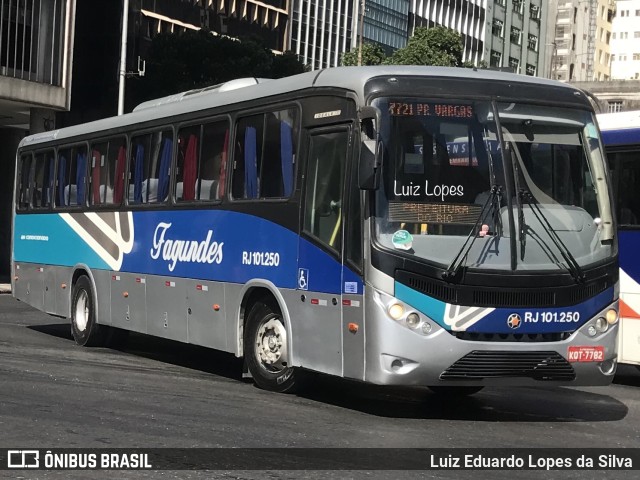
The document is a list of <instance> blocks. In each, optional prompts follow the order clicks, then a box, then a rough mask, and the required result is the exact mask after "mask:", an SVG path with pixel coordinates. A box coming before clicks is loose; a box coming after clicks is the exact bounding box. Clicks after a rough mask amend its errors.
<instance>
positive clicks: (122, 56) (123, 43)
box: [118, 0, 129, 115]
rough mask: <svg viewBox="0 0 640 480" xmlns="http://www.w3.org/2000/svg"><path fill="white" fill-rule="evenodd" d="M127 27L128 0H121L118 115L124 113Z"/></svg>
mask: <svg viewBox="0 0 640 480" xmlns="http://www.w3.org/2000/svg"><path fill="white" fill-rule="evenodd" d="M128 27H129V0H122V39H121V40H120V71H119V73H118V76H119V77H120V84H119V87H118V115H122V114H123V113H124V86H125V83H124V81H125V78H126V75H127V33H128V32H127V30H128Z"/></svg>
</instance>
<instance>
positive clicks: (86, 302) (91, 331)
mask: <svg viewBox="0 0 640 480" xmlns="http://www.w3.org/2000/svg"><path fill="white" fill-rule="evenodd" d="M96 320H97V319H96V309H95V305H94V296H93V289H92V288H91V281H90V280H89V277H87V276H86V275H82V276H81V277H79V278H78V280H77V281H76V283H75V285H74V286H73V295H72V296H71V333H72V335H73V338H74V340H75V341H76V343H77V344H78V345H80V346H83V347H95V346H100V345H102V344H103V343H104V341H105V339H106V329H105V328H103V327H102V326H101V325H99V324H98V323H97V321H96Z"/></svg>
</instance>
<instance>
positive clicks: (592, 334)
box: [587, 325, 598, 337]
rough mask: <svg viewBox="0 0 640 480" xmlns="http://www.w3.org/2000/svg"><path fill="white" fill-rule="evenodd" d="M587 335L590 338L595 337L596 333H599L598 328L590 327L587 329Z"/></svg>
mask: <svg viewBox="0 0 640 480" xmlns="http://www.w3.org/2000/svg"><path fill="white" fill-rule="evenodd" d="M587 333H588V334H589V336H590V337H595V336H596V333H598V330H596V327H594V326H593V325H589V328H587Z"/></svg>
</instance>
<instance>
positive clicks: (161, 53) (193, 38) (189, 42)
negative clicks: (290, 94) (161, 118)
mask: <svg viewBox="0 0 640 480" xmlns="http://www.w3.org/2000/svg"><path fill="white" fill-rule="evenodd" d="M304 70H305V67H304V65H303V64H302V63H301V62H300V61H299V60H298V58H297V56H296V55H295V54H294V53H292V52H286V53H284V54H283V55H275V54H274V53H273V52H272V51H271V50H269V49H268V48H266V47H265V46H264V45H263V44H262V43H261V42H260V40H259V39H256V38H251V39H244V40H242V41H238V40H234V39H231V38H228V37H223V36H214V35H212V34H211V32H208V31H206V30H198V31H193V30H189V31H186V32H183V33H167V34H161V35H157V36H156V37H154V39H153V40H152V42H151V45H150V47H149V50H148V52H147V55H146V75H145V76H144V77H142V78H139V79H136V81H133V80H132V81H131V82H129V84H130V85H131V88H130V91H129V92H128V94H127V99H128V102H127V103H128V107H130V108H132V107H133V106H135V105H137V104H139V103H141V102H143V101H145V100H150V99H153V98H159V97H164V96H167V95H171V94H174V93H178V92H183V91H186V90H192V89H196V88H203V87H206V86H209V85H215V84H217V83H222V82H226V81H228V80H233V79H235V78H242V77H263V78H279V77H284V76H288V75H293V74H295V73H302V72H304Z"/></svg>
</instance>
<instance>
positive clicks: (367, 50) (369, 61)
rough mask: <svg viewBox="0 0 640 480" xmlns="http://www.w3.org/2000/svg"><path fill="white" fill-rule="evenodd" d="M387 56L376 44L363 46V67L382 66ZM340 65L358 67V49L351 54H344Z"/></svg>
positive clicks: (364, 44)
mask: <svg viewBox="0 0 640 480" xmlns="http://www.w3.org/2000/svg"><path fill="white" fill-rule="evenodd" d="M386 58H387V56H386V55H385V53H384V50H383V49H382V47H381V46H380V45H378V44H374V43H363V44H362V65H381V64H382V63H384V61H385V60H386ZM340 64H341V65H342V66H344V67H352V66H356V65H358V49H357V48H355V49H354V50H351V51H350V52H345V53H343V54H342V58H341V59H340Z"/></svg>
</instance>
